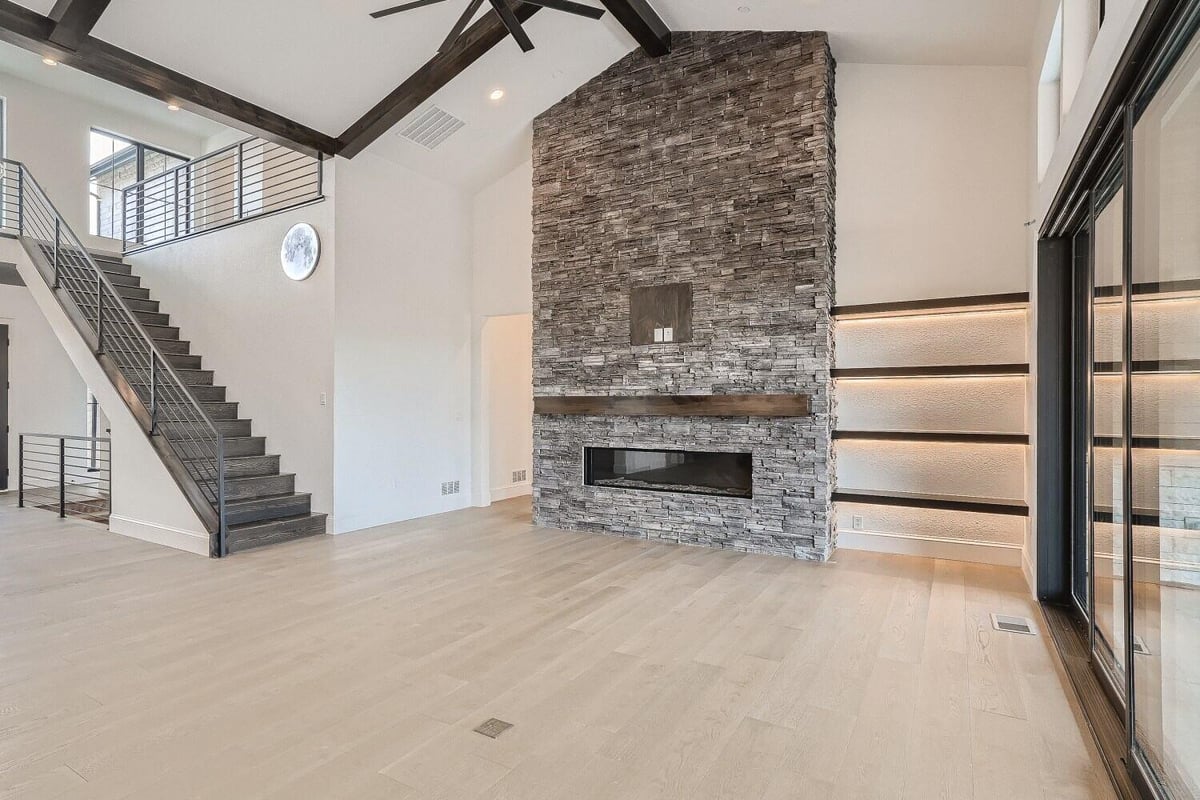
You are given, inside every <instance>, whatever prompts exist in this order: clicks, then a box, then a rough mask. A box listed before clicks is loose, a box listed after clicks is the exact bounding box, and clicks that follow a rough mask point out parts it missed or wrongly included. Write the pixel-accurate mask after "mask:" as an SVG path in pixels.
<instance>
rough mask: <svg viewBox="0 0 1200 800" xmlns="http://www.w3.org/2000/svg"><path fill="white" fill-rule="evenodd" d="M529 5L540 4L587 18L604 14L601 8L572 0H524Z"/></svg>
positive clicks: (543, 6) (596, 17)
mask: <svg viewBox="0 0 1200 800" xmlns="http://www.w3.org/2000/svg"><path fill="white" fill-rule="evenodd" d="M524 1H525V2H526V3H528V4H529V5H531V6H541V7H542V8H553V9H554V10H555V11H565V12H567V13H568V14H578V15H579V16H581V17H587V18H588V19H600V18H601V17H603V16H604V9H603V8H593V7H592V6H585V5H584V4H583V3H575V2H572V0H524Z"/></svg>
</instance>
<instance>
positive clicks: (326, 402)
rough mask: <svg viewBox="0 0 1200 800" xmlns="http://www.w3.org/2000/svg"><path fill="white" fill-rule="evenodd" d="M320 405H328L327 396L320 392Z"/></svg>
mask: <svg viewBox="0 0 1200 800" xmlns="http://www.w3.org/2000/svg"><path fill="white" fill-rule="evenodd" d="M321 405H323V406H327V405H329V395H327V394H325V392H321Z"/></svg>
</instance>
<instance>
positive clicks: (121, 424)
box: [3, 241, 216, 556]
mask: <svg viewBox="0 0 1200 800" xmlns="http://www.w3.org/2000/svg"><path fill="white" fill-rule="evenodd" d="M3 249H4V250H7V251H8V252H9V254H10V255H9V256H8V259H7V260H9V261H12V262H14V263H15V264H16V265H17V271H18V272H19V273H20V274H21V278H22V280H23V281H24V282H25V285H26V286H27V287H28V288H29V291H30V293H31V294H32V295H33V298H34V302H36V303H37V305H38V308H39V309H41V312H42V315H43V316H45V318H46V320H47V322H49V324H50V327H51V329H52V330H53V331H54V334H55V336H56V337H57V338H58V341H59V343H60V344H62V346H63V349H64V350H65V351H66V353H67V356H68V358H70V359H71V363H72V364H74V365H75V369H76V370H78V372H79V375H80V377H82V378H83V380H84V381H85V382H86V383H87V385H88V387H89V388H90V389H91V390H92V393H93V394H94V395H95V396H96V398H97V399H98V400H99V402H100V406H101V408H103V409H104V412H105V414H106V415H107V416H108V419H109V422H110V424H111V426H112V431H111V434H110V437H111V439H112V455H111V458H112V464H111V479H112V484H111V485H112V497H111V507H112V513H111V515H110V517H109V530H110V531H112V532H113V533H118V534H121V535H123V536H130V537H132V538H135V539H142V540H145V541H149V542H154V543H156V544H161V545H166V546H168V547H173V548H176V549H178V550H185V551H187V552H190V553H197V554H200V555H205V556H207V555H210V553H211V546H212V541H213V536H212V532H211V531H212V528H213V524H212V523H213V520H208V521H207V523H208V524H206V520H204V519H202V517H201V515H200V512H201V511H204V510H207V511H208V514H209V515H211V516H212V517H213V519H214V520H215V516H216V515H215V512H213V511H212V508H211V506H206V507H205V508H202V509H197V508H196V507H195V504H194V502H193V501H191V500H189V497H188V493H187V492H186V491H185V488H184V484H186V483H190V482H192V479H191V476H190V475H188V474H187V472H186V468H185V467H184V466H183V464H182V462H180V461H179V460H178V458H177V457H176V456H175V454H174V453H173V452H170V445H169V444H167V442H166V441H165V440H163V438H162V437H161V436H150V435H148V434H147V432H146V427H145V426H144V425H143V422H142V420H141V419H139V417H138V415H137V413H136V412H137V411H141V412H142V415H143V416H145V417H146V419H147V420H148V419H149V417H148V415H146V412H145V409H144V407H143V406H142V404H141V401H140V400H139V399H138V397H137V395H136V393H135V392H134V391H133V389H132V387H131V386H130V385H129V383H128V382H127V381H126V380H125V377H124V375H122V374H121V372H120V370H119V369H118V368H117V366H116V365H115V364H113V363H112V362H111V361H110V360H109V359H108V358H107V357H106V356H103V355H100V356H97V355H96V354H95V353H94V352H93V346H92V343H91V342H89V341H88V339H87V338H86V337H85V336H84V334H83V332H82V331H81V330H80V329H79V327H77V326H76V324H75V322H74V320H73V319H72V317H71V315H70V314H69V313H68V311H67V309H66V308H64V306H63V304H61V303H60V302H59V299H58V296H57V295H56V293H55V291H54V290H53V289H52V288H50V285H49V284H48V283H47V282H46V280H45V278H44V277H43V275H42V273H41V271H40V270H39V269H38V266H37V265H36V264H35V263H34V259H33V256H32V255H31V254H30V253H29V252H28V251H27V250H26V249H25V248H24V247H22V246H21V245H19V244H17V243H16V242H12V241H6V242H4V247H3ZM66 302H67V303H69V302H70V301H69V300H67V301H66ZM82 404H83V398H80V407H81V408H82ZM171 466H174V467H175V469H171ZM197 491H198V490H197Z"/></svg>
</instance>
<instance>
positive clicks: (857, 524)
mask: <svg viewBox="0 0 1200 800" xmlns="http://www.w3.org/2000/svg"><path fill="white" fill-rule="evenodd" d="M850 527H852V528H854V530H856V531H861V530H862V529H863V518H862V517H860V516H859V515H858V514H855V515H854V516H852V517H850Z"/></svg>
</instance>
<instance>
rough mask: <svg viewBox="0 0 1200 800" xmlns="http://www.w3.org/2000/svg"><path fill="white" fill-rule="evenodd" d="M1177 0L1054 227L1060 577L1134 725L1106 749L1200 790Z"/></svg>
mask: <svg viewBox="0 0 1200 800" xmlns="http://www.w3.org/2000/svg"><path fill="white" fill-rule="evenodd" d="M1161 13H1162V14H1163V16H1162V17H1159V18H1158V20H1159V21H1158V24H1159V25H1160V26H1161V27H1160V28H1158V30H1157V33H1156V34H1154V36H1153V44H1152V45H1151V44H1147V45H1145V47H1144V49H1145V52H1142V53H1141V55H1140V56H1139V58H1137V59H1134V60H1133V61H1131V62H1130V66H1129V67H1128V69H1127V74H1123V76H1122V80H1123V81H1124V82H1125V83H1124V86H1125V88H1123V89H1121V90H1120V91H1121V92H1122V94H1120V95H1119V96H1118V97H1116V98H1115V99H1114V100H1113V104H1112V107H1111V108H1110V109H1109V110H1108V111H1106V112H1105V118H1104V124H1103V125H1100V126H1097V127H1096V129H1095V133H1094V138H1092V139H1090V140H1088V141H1089V143H1088V145H1087V149H1085V150H1081V152H1080V153H1078V154H1077V157H1078V159H1079V161H1078V163H1079V164H1080V165H1081V166H1080V168H1079V171H1078V172H1077V174H1076V175H1075V176H1074V177H1073V178H1072V179H1071V181H1070V182H1069V183H1068V184H1066V185H1064V190H1063V191H1062V192H1061V196H1060V198H1059V200H1058V201H1056V203H1058V206H1059V207H1058V209H1057V210H1056V211H1054V213H1053V214H1052V216H1051V220H1050V222H1049V223H1048V224H1047V226H1046V227H1045V228H1044V229H1043V232H1042V234H1043V237H1044V240H1043V241H1044V243H1045V245H1046V252H1047V254H1048V255H1047V257H1046V262H1045V263H1046V264H1047V265H1050V266H1051V267H1052V268H1053V269H1055V270H1061V269H1063V268H1064V266H1065V265H1066V264H1067V260H1066V259H1065V258H1064V257H1063V256H1064V253H1065V252H1066V251H1064V249H1063V247H1062V246H1063V244H1066V243H1068V242H1069V244H1070V246H1071V247H1070V256H1071V258H1070V261H1069V264H1070V269H1071V270H1072V273H1073V274H1072V276H1071V277H1072V280H1071V283H1070V286H1071V288H1070V292H1071V295H1072V296H1071V303H1070V305H1069V309H1068V310H1069V313H1070V314H1071V316H1072V320H1071V323H1072V324H1071V326H1070V337H1071V347H1070V357H1071V359H1072V364H1071V370H1072V371H1071V375H1070V381H1069V384H1070V394H1071V398H1070V405H1071V414H1072V417H1073V419H1072V421H1071V426H1070V432H1069V437H1068V436H1067V435H1065V432H1064V436H1063V440H1062V443H1063V445H1066V444H1068V442H1067V441H1066V440H1067V439H1068V438H1069V440H1070V441H1069V445H1070V468H1071V478H1070V480H1071V491H1070V501H1069V502H1070V506H1071V526H1070V536H1069V539H1070V542H1069V544H1070V547H1069V549H1068V548H1066V547H1064V548H1061V549H1060V550H1058V551H1057V553H1058V554H1060V556H1061V557H1062V558H1063V559H1066V560H1067V562H1068V563H1066V564H1057V563H1056V564H1055V565H1054V569H1053V570H1047V571H1046V572H1045V573H1044V577H1046V585H1047V586H1048V587H1051V588H1050V589H1048V590H1047V594H1048V596H1050V597H1052V598H1053V599H1054V601H1056V602H1064V601H1065V602H1069V603H1070V605H1071V606H1073V607H1074V609H1075V610H1076V611H1077V612H1078V614H1079V618H1080V619H1077V620H1076V621H1082V622H1083V623H1086V624H1083V625H1080V626H1079V628H1078V630H1079V632H1080V633H1084V632H1086V634H1087V638H1088V641H1087V645H1088V647H1089V650H1090V661H1091V666H1092V667H1093V672H1094V673H1096V675H1097V676H1098V677H1099V678H1100V679H1101V683H1102V684H1105V685H1106V686H1107V688H1108V689H1109V691H1108V693H1107V694H1108V697H1109V699H1110V700H1111V701H1112V704H1111V707H1104V708H1102V709H1100V711H1099V713H1098V714H1097V715H1096V716H1094V717H1093V721H1094V722H1096V721H1099V722H1100V723H1101V724H1100V725H1098V726H1097V730H1104V731H1108V732H1111V734H1117V733H1122V732H1123V734H1124V736H1123V737H1119V736H1115V735H1109V736H1101V737H1100V738H1101V739H1102V741H1101V745H1102V748H1101V749H1102V750H1104V751H1105V752H1106V753H1109V754H1112V755H1113V756H1114V757H1119V758H1120V760H1121V762H1122V763H1123V764H1124V767H1125V768H1126V769H1127V770H1128V773H1129V774H1128V777H1129V778H1130V779H1131V781H1132V786H1134V787H1136V789H1137V791H1139V792H1141V793H1143V794H1144V795H1145V796H1146V797H1152V798H1155V800H1200V0H1183V1H1182V2H1180V3H1178V4H1173V5H1172V4H1168V5H1163V6H1162V8H1161ZM1147 36H1150V34H1147ZM1061 278H1062V273H1061V272H1058V273H1057V275H1056V280H1057V281H1058V282H1057V283H1056V282H1054V281H1048V282H1047V284H1046V285H1047V286H1049V287H1051V290H1050V291H1049V293H1048V295H1049V296H1050V297H1054V293H1055V291H1058V290H1057V289H1055V287H1058V286H1062V285H1063V283H1062V282H1061ZM1062 305H1063V306H1066V303H1063V304H1062ZM1063 329H1065V328H1058V329H1055V330H1063ZM1047 352H1055V353H1064V351H1063V350H1061V349H1060V350H1057V351H1051V350H1047ZM1047 374H1048V375H1053V374H1054V373H1053V371H1052V370H1048V371H1047ZM1059 374H1060V375H1061V373H1059ZM1057 380H1058V381H1062V378H1058V379H1057ZM1054 382H1055V380H1054V379H1053V378H1052V379H1051V381H1050V383H1052V384H1053V383H1054ZM1060 385H1061V384H1060ZM1046 418H1047V419H1048V420H1050V421H1053V420H1054V419H1055V418H1054V415H1053V414H1049V413H1048V414H1046ZM1041 419H1042V416H1041V415H1039V423H1040V420H1041ZM1039 447H1041V443H1040V442H1039ZM1047 463H1050V459H1047ZM1050 527H1053V525H1052V524H1051V526H1050ZM1040 535H1041V534H1040V532H1039V536H1040ZM1051 541H1052V542H1053V540H1051ZM1050 551H1051V548H1050V547H1048V548H1047V552H1050ZM1064 567H1065V569H1064ZM1068 572H1069V575H1070V581H1069V585H1067V582H1066V581H1064V580H1063V577H1064V576H1065V575H1066V574H1068ZM1042 577H1043V575H1041V574H1040V575H1039V579H1041V578H1042ZM1093 696H1094V695H1093ZM1114 708H1115V710H1116V711H1117V712H1118V714H1117V715H1116V716H1117V717H1118V718H1119V720H1121V721H1122V722H1123V729H1118V728H1115V727H1114V722H1115V720H1114V719H1113V713H1112V712H1113V710H1114ZM1089 713H1090V712H1089Z"/></svg>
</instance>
